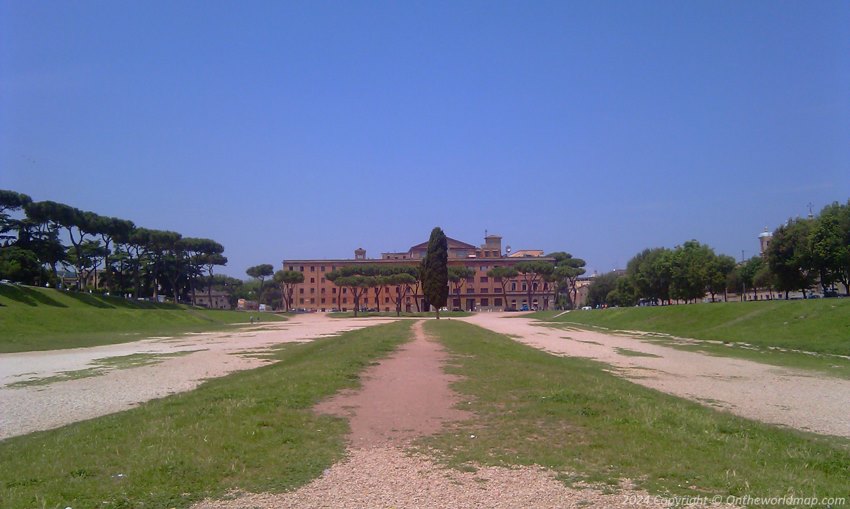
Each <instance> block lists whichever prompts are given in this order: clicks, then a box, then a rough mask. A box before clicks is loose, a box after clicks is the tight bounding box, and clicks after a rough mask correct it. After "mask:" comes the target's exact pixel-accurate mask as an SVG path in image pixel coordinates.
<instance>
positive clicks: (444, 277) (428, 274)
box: [422, 226, 449, 320]
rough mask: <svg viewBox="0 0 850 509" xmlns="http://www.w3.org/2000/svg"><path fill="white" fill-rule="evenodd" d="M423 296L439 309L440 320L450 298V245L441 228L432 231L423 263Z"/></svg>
mask: <svg viewBox="0 0 850 509" xmlns="http://www.w3.org/2000/svg"><path fill="white" fill-rule="evenodd" d="M422 294H423V295H425V298H426V299H427V300H428V302H429V303H430V304H431V305H432V306H435V307H436V308H437V319H438V320H439V319H440V308H441V307H443V306H445V305H446V299H447V298H448V296H449V243H448V240H446V234H445V233H443V230H441V229H440V227H439V226H438V227H436V228H434V229H433V230H431V238H430V239H429V240H428V252H427V253H426V254H425V260H424V261H423V263H422Z"/></svg>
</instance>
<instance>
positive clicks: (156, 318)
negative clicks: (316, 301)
mask: <svg viewBox="0 0 850 509" xmlns="http://www.w3.org/2000/svg"><path fill="white" fill-rule="evenodd" d="M254 316H257V313H256V312H255V313H254ZM262 319H263V320H268V321H272V320H283V319H284V318H283V317H281V316H279V315H274V314H271V313H263V314H262ZM248 322H249V315H248V314H247V313H243V312H237V311H221V310H208V309H200V308H191V307H187V306H182V305H174V304H157V303H153V302H142V301H132V300H126V299H122V298H119V297H103V296H99V295H91V294H87V293H73V292H63V291H58V290H52V289H46V288H35V287H28V286H12V285H3V284H0V353H8V352H23V351H30V350H51V349H60V348H76V347H86V346H97V345H105V344H112V343H124V342H127V341H135V340H138V339H142V338H145V337H150V336H170V335H174V334H181V333H186V332H205V331H210V330H216V329H222V328H224V327H227V326H229V325H233V324H244V323H248Z"/></svg>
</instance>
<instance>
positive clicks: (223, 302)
mask: <svg viewBox="0 0 850 509" xmlns="http://www.w3.org/2000/svg"><path fill="white" fill-rule="evenodd" d="M210 297H212V298H210ZM195 305H196V306H201V307H205V308H208V309H230V308H231V306H230V294H229V293H227V292H223V291H221V290H213V291H212V293H211V294H210V293H208V292H201V291H198V292H195Z"/></svg>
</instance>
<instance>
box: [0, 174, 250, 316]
mask: <svg viewBox="0 0 850 509" xmlns="http://www.w3.org/2000/svg"><path fill="white" fill-rule="evenodd" d="M0 247H2V249H0V279H9V280H13V281H16V282H21V283H24V284H29V285H37V286H44V285H47V286H54V287H59V286H60V285H62V284H63V281H64V280H69V281H71V287H70V289H74V290H85V289H90V290H98V289H100V288H106V289H108V290H109V291H110V292H111V293H114V294H121V295H131V296H133V297H135V298H138V297H153V298H155V299H156V298H157V297H158V296H159V295H171V296H172V298H173V299H174V301H175V302H178V301H179V300H180V299H181V297H186V296H191V298H192V301H193V302H194V300H195V296H196V291H197V290H199V289H204V288H205V289H206V291H207V292H208V297H209V298H210V301H212V289H213V287H214V286H215V285H216V284H218V285H223V284H225V283H226V280H225V279H224V278H222V277H220V276H217V275H216V274H214V271H215V268H216V267H219V266H224V265H226V264H227V258H226V257H225V256H224V254H223V253H224V247H223V246H222V245H221V244H220V243H218V242H216V241H214V240H212V239H205V238H194V237H184V236H183V235H181V234H180V233H177V232H173V231H165V230H155V229H148V228H142V227H137V226H136V225H135V224H134V223H133V222H132V221H130V220H127V219H120V218H116V217H108V216H102V215H99V214H96V213H94V212H89V211H85V210H80V209H78V208H75V207H72V206H70V205H66V204H63V203H57V202H53V201H33V200H32V198H30V197H29V196H27V195H26V194H22V193H18V192H15V191H9V190H0ZM67 269H73V277H71V278H65V277H63V276H64V275H65V274H63V273H60V270H62V271H63V272H64V271H66V270H67ZM237 281H238V280H237ZM87 284H88V285H89V286H88V287H87Z"/></svg>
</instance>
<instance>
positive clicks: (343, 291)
mask: <svg viewBox="0 0 850 509" xmlns="http://www.w3.org/2000/svg"><path fill="white" fill-rule="evenodd" d="M342 293H343V295H345V294H346V293H348V288H345V287H342Z"/></svg>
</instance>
